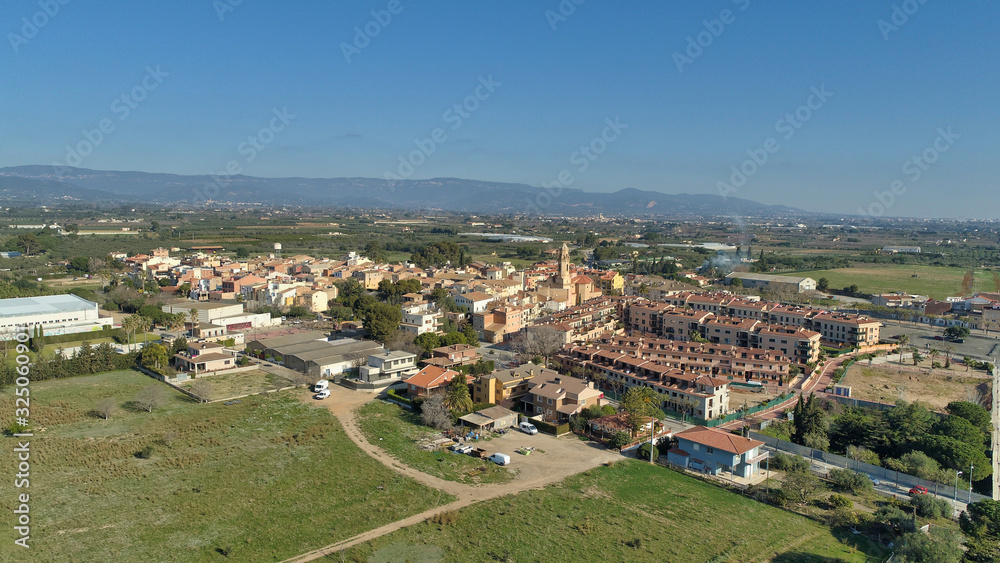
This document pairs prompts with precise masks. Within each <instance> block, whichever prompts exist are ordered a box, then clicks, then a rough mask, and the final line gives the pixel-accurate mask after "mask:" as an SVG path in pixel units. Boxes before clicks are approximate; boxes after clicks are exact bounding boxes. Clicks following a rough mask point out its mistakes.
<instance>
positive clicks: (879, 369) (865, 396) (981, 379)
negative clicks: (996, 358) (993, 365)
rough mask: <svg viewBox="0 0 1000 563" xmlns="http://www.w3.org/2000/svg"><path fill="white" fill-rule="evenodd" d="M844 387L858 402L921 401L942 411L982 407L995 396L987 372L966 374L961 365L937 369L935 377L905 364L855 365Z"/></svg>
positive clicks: (925, 368)
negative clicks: (961, 404) (954, 405)
mask: <svg viewBox="0 0 1000 563" xmlns="http://www.w3.org/2000/svg"><path fill="white" fill-rule="evenodd" d="M928 363H929V362H924V364H928ZM841 385H846V386H848V387H850V388H851V397H853V398H856V399H862V400H866V401H878V402H882V403H895V402H896V401H898V400H904V401H906V402H908V403H912V402H916V401H919V402H921V403H925V404H928V405H931V406H932V407H933V408H934V409H935V410H939V411H943V410H944V407H945V406H947V405H948V403H950V402H952V401H969V402H972V403H980V404H981V403H982V401H983V400H984V399H986V398H988V397H990V396H991V393H992V385H991V383H990V377H989V376H988V375H986V372H984V371H980V370H970V371H969V372H966V371H965V367H964V366H962V365H961V364H952V369H947V370H946V369H944V368H935V369H934V370H933V371H931V373H928V367H927V366H926V365H921V367H919V368H914V366H913V365H905V364H904V365H903V366H902V367H900V366H896V365H893V364H888V365H886V364H883V365H875V366H873V367H866V366H864V365H861V364H854V365H852V366H851V367H850V368H848V370H847V374H846V375H845V376H844V379H843V380H842V381H841Z"/></svg>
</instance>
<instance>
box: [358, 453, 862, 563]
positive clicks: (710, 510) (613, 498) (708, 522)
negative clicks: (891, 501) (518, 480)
mask: <svg viewBox="0 0 1000 563" xmlns="http://www.w3.org/2000/svg"><path fill="white" fill-rule="evenodd" d="M450 516H451V518H444V519H438V520H437V521H436V522H434V521H429V522H424V523H421V524H417V525H415V526H411V527H409V528H406V529H403V530H399V531H397V532H394V533H392V534H389V535H387V536H384V537H382V538H379V539H378V540H375V541H373V542H370V543H366V544H362V545H359V546H357V547H356V548H354V549H351V550H349V551H348V552H347V553H346V554H345V556H346V557H345V559H346V560H347V561H376V562H388V561H403V560H404V559H405V560H407V561H413V562H414V563H416V562H425V561H426V562H430V561H438V560H441V561H517V562H518V563H521V562H528V561H574V562H576V561H595V562H604V561H651V562H653V561H655V562H662V561H684V562H691V563H695V562H718V563H724V562H730V561H733V562H736V561H739V562H751V561H780V562H793V561H794V562H808V561H848V562H851V561H857V562H864V561H866V560H867V556H866V555H865V554H864V553H862V552H861V551H859V550H858V549H856V548H855V547H853V546H851V545H848V544H846V543H842V541H841V539H838V538H837V537H836V536H835V535H834V534H833V532H831V530H830V529H829V528H827V527H824V526H822V525H820V524H818V523H816V522H814V521H812V520H809V519H807V518H805V517H802V516H799V515H796V514H792V513H790V512H786V511H783V510H781V509H778V508H774V507H772V506H768V505H765V504H761V503H758V502H756V501H753V500H750V499H747V498H745V497H742V496H740V495H738V494H735V493H731V492H729V491H727V490H725V489H722V488H719V487H717V486H715V485H711V484H708V483H704V482H702V481H699V480H697V479H694V478H692V477H688V476H685V475H681V474H679V473H677V472H674V471H672V470H669V469H665V468H662V467H658V466H650V465H649V464H646V463H642V462H638V461H622V462H619V463H616V464H615V465H614V466H613V467H600V468H597V469H594V470H592V471H588V472H586V473H583V474H580V475H576V476H574V477H571V478H569V479H567V480H566V481H563V482H562V483H559V484H556V485H552V486H550V487H547V488H545V489H543V490H533V491H527V492H524V493H521V494H518V495H516V496H508V497H503V498H499V499H495V500H491V501H488V502H485V503H481V504H477V505H475V506H472V507H469V508H466V509H462V510H460V511H457V512H455V513H452V514H451V515H450ZM847 535H848V536H850V534H847ZM852 540H854V536H851V537H850V540H848V541H852ZM874 555H881V554H874ZM439 558H440V559H439Z"/></svg>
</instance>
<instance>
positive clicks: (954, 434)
mask: <svg viewBox="0 0 1000 563" xmlns="http://www.w3.org/2000/svg"><path fill="white" fill-rule="evenodd" d="M933 432H934V433H935V434H939V435H941V436H948V437H949V438H954V439H956V440H958V441H960V442H965V443H966V444H969V445H970V446H973V447H975V448H980V449H985V447H986V441H987V439H988V436H987V435H986V433H984V432H983V431H982V430H980V429H979V428H976V426H975V425H973V424H972V423H971V422H969V421H968V420H966V419H964V418H962V417H960V416H946V417H944V418H942V419H940V420H938V421H937V422H935V423H934V427H933Z"/></svg>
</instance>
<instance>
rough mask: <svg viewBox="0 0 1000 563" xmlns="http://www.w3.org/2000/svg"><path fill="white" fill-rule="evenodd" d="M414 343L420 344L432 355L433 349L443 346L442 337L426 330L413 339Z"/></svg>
mask: <svg viewBox="0 0 1000 563" xmlns="http://www.w3.org/2000/svg"><path fill="white" fill-rule="evenodd" d="M413 343H414V344H416V345H417V346H420V347H421V348H422V349H423V350H424V352H425V353H426V354H427V355H430V353H431V350H433V349H434V348H439V347H440V346H441V338H440V337H439V336H438V335H437V334H435V333H433V332H425V333H423V334H419V335H417V337H416V338H414V339H413Z"/></svg>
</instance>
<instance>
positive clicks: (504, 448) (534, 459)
mask: <svg viewBox="0 0 1000 563" xmlns="http://www.w3.org/2000/svg"><path fill="white" fill-rule="evenodd" d="M470 445H472V446H473V447H476V448H483V449H485V450H486V453H487V454H493V453H497V452H499V453H504V454H507V455H509V456H510V465H509V466H508V467H509V468H510V469H511V470H512V471H516V472H517V477H516V479H515V481H517V482H528V483H530V482H534V481H551V480H552V479H553V477H555V476H557V475H561V476H565V477H568V476H570V475H573V474H575V473H579V472H581V471H586V470H587V469H590V468H592V467H595V466H598V465H601V464H602V463H604V462H606V461H610V460H614V459H621V456H620V454H618V452H614V451H611V450H607V449H605V448H604V447H603V446H601V445H600V444H598V443H596V442H591V441H583V440H581V439H580V438H578V437H577V436H575V435H569V436H563V437H562V438H556V437H554V436H549V435H547V434H541V433H539V434H535V435H528V434H525V433H524V432H520V431H518V430H513V429H512V430H511V431H510V432H508V433H506V434H501V435H498V436H495V437H494V438H493V439H491V440H489V441H479V442H470ZM521 448H534V451H532V452H530V453H529V454H528V455H524V454H520V453H517V450H519V449H521ZM456 455H458V454H456ZM560 478H561V477H560Z"/></svg>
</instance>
